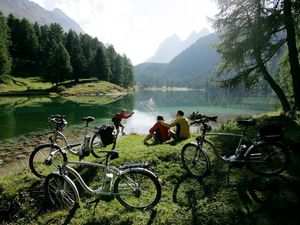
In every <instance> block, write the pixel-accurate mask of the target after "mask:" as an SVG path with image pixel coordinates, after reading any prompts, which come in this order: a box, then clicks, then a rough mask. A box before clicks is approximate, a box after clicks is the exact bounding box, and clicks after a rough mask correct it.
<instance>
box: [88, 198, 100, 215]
mask: <svg viewBox="0 0 300 225" xmlns="http://www.w3.org/2000/svg"><path fill="white" fill-rule="evenodd" d="M99 202H100V197H98V198H96V199H95V200H93V201H90V202H87V203H86V204H85V208H86V209H90V208H91V206H92V204H93V203H95V206H94V212H95V208H96V206H97V205H98V203H99Z"/></svg>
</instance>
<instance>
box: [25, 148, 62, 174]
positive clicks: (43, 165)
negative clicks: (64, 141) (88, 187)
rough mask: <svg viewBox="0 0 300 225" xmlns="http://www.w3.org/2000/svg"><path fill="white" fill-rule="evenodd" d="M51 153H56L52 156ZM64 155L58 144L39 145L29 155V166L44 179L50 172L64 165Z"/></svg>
mask: <svg viewBox="0 0 300 225" xmlns="http://www.w3.org/2000/svg"><path fill="white" fill-rule="evenodd" d="M50 153H54V154H53V155H52V156H50ZM63 162H64V156H63V154H62V153H61V152H60V151H59V147H58V146H57V145H52V144H43V145H39V146H37V147H36V148H35V149H34V150H33V151H32V153H31V154H30V157H29V168H30V170H31V172H32V173H33V174H34V175H35V176H37V177H38V178H41V179H44V178H45V177H46V176H47V175H48V174H50V173H52V172H53V171H55V170H57V169H58V165H62V163H63Z"/></svg>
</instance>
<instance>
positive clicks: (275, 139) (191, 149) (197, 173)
mask: <svg viewBox="0 0 300 225" xmlns="http://www.w3.org/2000/svg"><path fill="white" fill-rule="evenodd" d="M194 119H195V120H194V121H193V122H192V123H191V125H192V124H197V125H199V126H201V125H202V126H203V130H202V134H201V135H199V136H197V137H196V141H197V143H195V142H190V143H187V144H185V145H184V146H183V148H182V150H181V161H182V164H183V167H184V168H185V169H186V170H187V172H188V173H189V174H190V175H192V176H194V177H196V178H204V177H206V176H207V175H208V174H209V173H210V169H211V164H210V159H209V156H208V153H207V150H206V148H210V149H212V153H213V154H214V155H215V156H216V158H217V159H218V160H220V161H221V162H223V163H227V164H229V165H231V166H234V165H239V166H241V167H243V166H245V165H246V167H247V168H249V169H250V171H252V172H253V173H256V174H259V175H264V176H272V175H277V174H280V173H281V172H283V171H284V170H286V169H287V167H288V165H289V164H290V153H289V151H288V147H287V146H286V145H285V144H283V143H282V142H281V141H280V140H281V138H282V128H281V127H279V126H271V127H270V126H262V127H259V132H260V136H259V137H256V138H255V139H253V140H251V139H249V138H248V137H247V129H248V127H249V126H254V125H256V122H255V120H253V119H249V120H240V121H237V123H238V124H239V125H243V126H244V130H243V132H242V134H234V133H207V131H208V129H209V126H208V124H207V123H208V122H210V121H216V120H217V117H209V116H205V115H201V114H199V115H198V116H197V117H196V118H194ZM206 135H221V136H228V137H238V138H239V142H238V145H237V148H236V149H235V153H234V155H231V156H230V157H225V156H221V155H220V153H219V152H218V150H217V149H216V147H215V145H214V144H213V143H212V142H211V141H210V140H208V139H206ZM245 143H250V145H248V146H247V145H246V144H245Z"/></svg>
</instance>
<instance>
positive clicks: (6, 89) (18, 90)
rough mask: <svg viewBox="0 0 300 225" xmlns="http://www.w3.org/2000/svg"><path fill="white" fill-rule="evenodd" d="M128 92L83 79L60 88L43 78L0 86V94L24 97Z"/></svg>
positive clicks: (118, 87)
mask: <svg viewBox="0 0 300 225" xmlns="http://www.w3.org/2000/svg"><path fill="white" fill-rule="evenodd" d="M127 92H128V90H126V89H124V88H122V87H120V86H118V85H115V84H112V83H109V82H106V81H98V80H96V79H81V80H80V81H79V82H78V83H74V81H65V82H63V83H62V84H60V85H59V86H57V87H56V86H55V87H54V86H53V85H52V84H51V83H50V82H44V81H43V80H42V79H41V78H37V77H29V78H13V79H12V81H11V82H10V83H7V84H0V94H2V95H4V94H8V95H18V94H19V95H20V94H22V95H24V94H32V93H34V94H55V93H56V94H58V93H59V94H62V95H64V96H74V95H81V96H91V95H92V96H95V95H97V96H101V95H116V94H119V95H120V94H124V93H127Z"/></svg>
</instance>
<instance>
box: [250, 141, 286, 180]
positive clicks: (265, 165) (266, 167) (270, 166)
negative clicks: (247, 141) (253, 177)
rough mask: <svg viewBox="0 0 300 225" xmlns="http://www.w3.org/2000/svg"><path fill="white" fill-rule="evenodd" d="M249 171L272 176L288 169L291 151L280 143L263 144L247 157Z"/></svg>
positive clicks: (252, 150) (251, 151)
mask: <svg viewBox="0 0 300 225" xmlns="http://www.w3.org/2000/svg"><path fill="white" fill-rule="evenodd" d="M246 162H247V165H248V167H249V169H250V170H251V171H252V172H253V173H256V174H260V175H265V176H271V175H277V174H279V173H281V172H282V171H284V170H285V169H287V167H288V165H289V163H290V154H289V151H288V150H287V149H286V148H285V147H284V146H283V145H282V144H280V143H278V142H274V143H267V142H264V143H261V144H258V145H257V146H256V147H254V148H253V149H251V150H250V151H249V152H248V153H247V155H246Z"/></svg>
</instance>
